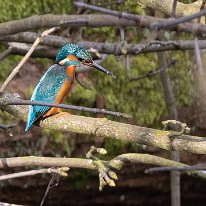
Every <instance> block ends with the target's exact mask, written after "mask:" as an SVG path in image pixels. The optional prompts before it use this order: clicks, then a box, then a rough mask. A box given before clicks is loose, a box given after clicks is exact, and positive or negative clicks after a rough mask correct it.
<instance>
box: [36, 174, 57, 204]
mask: <svg viewBox="0 0 206 206" xmlns="http://www.w3.org/2000/svg"><path fill="white" fill-rule="evenodd" d="M59 178H60V176H59V175H58V174H56V173H53V174H52V177H51V180H50V181H49V184H48V186H47V189H46V192H45V193H44V197H43V198H42V200H41V203H40V206H42V205H43V204H44V200H45V199H46V197H47V195H48V193H49V190H50V189H51V188H53V187H54V186H58V184H59Z"/></svg>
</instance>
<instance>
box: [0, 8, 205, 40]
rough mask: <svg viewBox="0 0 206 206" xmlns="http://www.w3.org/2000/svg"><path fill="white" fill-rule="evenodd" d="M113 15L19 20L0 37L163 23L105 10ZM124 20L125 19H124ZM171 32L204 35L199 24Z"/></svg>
mask: <svg viewBox="0 0 206 206" xmlns="http://www.w3.org/2000/svg"><path fill="white" fill-rule="evenodd" d="M107 11H108V13H110V14H112V15H115V16H112V15H101V14H84V15H53V14H46V15H38V16H31V17H27V18H25V19H21V20H15V21H10V22H4V23H1V24H0V36H5V35H10V34H15V33H19V32H23V31H29V30H37V29H40V28H51V27H68V26H72V27H105V26H118V27H119V26H123V27H126V26H140V27H145V28H148V29H151V25H152V24H153V23H154V22H159V21H165V19H164V18H158V17H153V16H140V15H133V14H129V13H126V12H123V13H122V12H118V11H113V10H109V9H107ZM125 18H126V19H125ZM170 30H171V31H179V32H188V33H196V34H200V35H203V34H206V28H205V27H204V25H201V24H195V25H194V24H193V23H189V22H188V23H182V24H179V25H177V26H175V27H173V28H171V29H170Z"/></svg>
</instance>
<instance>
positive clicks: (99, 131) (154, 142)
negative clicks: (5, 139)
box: [0, 93, 206, 154]
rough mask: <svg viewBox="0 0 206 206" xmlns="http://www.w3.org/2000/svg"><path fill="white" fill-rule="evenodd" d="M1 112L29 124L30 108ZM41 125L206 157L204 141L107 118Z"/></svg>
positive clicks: (67, 119)
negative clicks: (172, 138)
mask: <svg viewBox="0 0 206 206" xmlns="http://www.w3.org/2000/svg"><path fill="white" fill-rule="evenodd" d="M16 100H18V97H17V95H13V94H10V93H2V95H1V96H0V104H1V105H2V104H3V102H4V101H6V102H8V101H16ZM0 109H2V110H3V111H6V112H8V113H10V114H12V115H13V116H16V117H18V118H19V119H22V120H24V121H26V120H27V113H28V108H27V107H25V106H16V105H15V106H13V105H10V106H4V105H2V106H0ZM39 125H40V126H41V127H44V128H48V129H53V130H61V131H70V132H76V133H83V134H91V135H96V136H104V137H109V138H114V139H119V140H123V141H129V142H137V143H139V144H145V145H150V146H153V147H157V148H162V149H165V150H177V151H187V152H191V153H196V154H206V139H205V138H204V137H198V136H190V135H181V136H180V137H177V138H175V139H174V140H173V141H171V139H170V137H169V136H168V135H169V134H170V132H169V131H162V130H157V129H151V128H144V127H139V126H135V125H129V124H124V123H119V122H114V121H110V120H108V119H106V118H90V117H84V116H75V115H70V114H68V115H63V116H60V117H58V118H56V115H54V116H52V117H49V118H46V119H44V120H42V121H40V123H39Z"/></svg>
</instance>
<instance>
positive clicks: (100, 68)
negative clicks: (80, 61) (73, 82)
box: [88, 61, 116, 78]
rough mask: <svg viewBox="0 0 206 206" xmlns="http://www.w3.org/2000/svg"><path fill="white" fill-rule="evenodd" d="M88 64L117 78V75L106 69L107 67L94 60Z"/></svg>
mask: <svg viewBox="0 0 206 206" xmlns="http://www.w3.org/2000/svg"><path fill="white" fill-rule="evenodd" d="M88 66H90V67H93V68H95V69H98V70H99V71H101V72H104V73H105V74H107V75H110V76H112V77H114V78H116V76H115V75H114V74H113V73H112V72H110V71H108V70H106V69H105V68H103V67H102V66H100V65H98V64H97V63H95V62H94V61H92V62H91V63H89V64H88Z"/></svg>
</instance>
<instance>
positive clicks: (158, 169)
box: [145, 166, 206, 174]
mask: <svg viewBox="0 0 206 206" xmlns="http://www.w3.org/2000/svg"><path fill="white" fill-rule="evenodd" d="M194 170H203V172H204V173H206V166H185V167H153V168H149V169H146V170H145V173H147V174H152V173H155V172H171V171H178V172H185V171H194Z"/></svg>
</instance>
